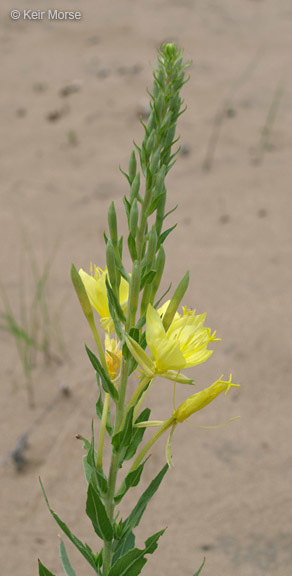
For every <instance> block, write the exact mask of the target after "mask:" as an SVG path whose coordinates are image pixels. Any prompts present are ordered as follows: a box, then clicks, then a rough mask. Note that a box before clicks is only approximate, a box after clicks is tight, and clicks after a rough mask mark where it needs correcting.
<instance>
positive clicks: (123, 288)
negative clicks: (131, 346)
mask: <svg viewBox="0 0 292 576" xmlns="http://www.w3.org/2000/svg"><path fill="white" fill-rule="evenodd" d="M79 274H80V277H81V280H82V282H83V284H84V287H85V290H86V292H87V295H88V298H89V301H90V304H91V306H93V308H95V310H96V311H97V312H98V314H99V315H100V323H101V325H102V327H103V329H104V330H105V331H106V332H113V331H114V323H113V321H112V318H111V316H110V312H109V306H108V298H107V290H106V283H105V281H106V278H107V277H108V272H107V268H105V270H102V269H101V268H97V266H94V270H93V267H92V264H90V274H87V272H85V271H84V270H82V268H80V270H79ZM128 296H129V284H128V282H126V280H125V279H124V278H123V277H121V282H120V288H119V301H120V305H121V307H122V309H123V311H124V312H126V310H127V302H128Z"/></svg>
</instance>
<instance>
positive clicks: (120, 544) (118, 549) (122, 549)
mask: <svg viewBox="0 0 292 576" xmlns="http://www.w3.org/2000/svg"><path fill="white" fill-rule="evenodd" d="M134 546H135V535H134V534H133V532H130V533H129V534H128V536H127V537H126V538H123V539H122V540H116V541H115V542H114V546H113V550H114V554H113V564H115V563H116V561H117V560H118V559H119V558H120V557H121V556H124V555H125V554H126V553H127V552H129V550H132V548H134Z"/></svg>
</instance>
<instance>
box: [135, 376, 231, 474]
mask: <svg viewBox="0 0 292 576" xmlns="http://www.w3.org/2000/svg"><path fill="white" fill-rule="evenodd" d="M222 378H223V376H221V377H220V378H219V379H218V380H216V382H214V383H213V384H212V385H211V386H209V387H208V388H205V390H201V392H197V393H196V394H193V395H192V396H190V397H189V398H187V400H185V401H184V402H182V404H181V405H180V406H179V407H178V408H177V409H175V410H174V411H173V413H172V416H171V417H170V418H168V420H165V421H161V420H155V421H147V422H139V423H137V424H135V426H136V427H137V428H148V427H151V426H157V427H159V428H160V429H159V430H158V432H156V434H154V436H153V437H152V438H150V440H149V441H148V442H147V444H146V445H145V446H144V448H143V449H142V450H141V452H140V454H139V456H138V457H137V458H136V460H135V462H134V464H133V466H132V468H131V470H134V469H135V468H136V467H137V466H139V464H140V462H141V461H142V460H143V458H144V457H145V455H146V454H147V452H148V450H150V448H151V447H152V446H153V444H154V443H155V442H156V441H157V440H158V438H160V436H162V434H164V432H166V430H169V429H170V433H169V436H168V440H167V444H166V460H167V463H168V465H169V467H170V466H172V459H171V441H172V436H173V433H174V430H175V428H176V427H177V425H178V424H179V423H182V422H184V421H185V420H187V419H188V418H189V417H190V416H192V414H194V413H195V412H198V411H199V410H202V409H203V408H205V406H207V405H208V404H210V402H213V400H215V398H217V396H219V394H221V393H222V392H224V391H225V396H226V394H227V393H228V392H229V390H230V388H232V387H239V386H240V385H239V384H233V382H232V375H231V374H230V377H229V380H227V381H226V380H222ZM237 418H239V417H238V416H237ZM233 420H236V418H231V419H230V420H228V422H225V423H224V424H223V426H225V424H228V423H229V422H232V421H233ZM195 426H199V427H200V428H219V427H220V425H219V426H214V427H213V426H200V425H199V424H195ZM221 426H222V424H221Z"/></svg>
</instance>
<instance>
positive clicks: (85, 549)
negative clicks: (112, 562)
mask: <svg viewBox="0 0 292 576" xmlns="http://www.w3.org/2000/svg"><path fill="white" fill-rule="evenodd" d="M40 485H41V488H42V491H43V495H44V498H45V501H46V504H47V506H48V509H49V511H50V513H51V515H52V516H53V518H54V520H55V521H56V522H57V524H58V525H59V526H60V528H61V530H63V532H64V534H66V536H67V537H68V538H69V540H71V542H72V544H74V546H76V548H77V549H78V550H79V552H80V553H81V554H82V556H84V558H85V559H86V560H87V562H88V563H89V564H90V565H91V566H92V568H94V570H95V572H96V573H97V574H98V573H99V571H98V569H97V567H96V564H95V556H94V554H93V552H92V550H91V548H90V547H89V546H88V545H87V544H83V543H82V542H81V540H79V538H77V536H75V535H74V534H73V533H72V532H71V530H70V529H69V528H68V526H67V525H66V524H65V522H63V520H61V518H59V516H58V515H57V514H56V513H55V512H54V510H53V509H52V508H51V507H50V504H49V501H48V498H47V495H46V493H45V489H44V487H43V485H42V482H41V479H40ZM40 576H51V573H50V572H42V573H40Z"/></svg>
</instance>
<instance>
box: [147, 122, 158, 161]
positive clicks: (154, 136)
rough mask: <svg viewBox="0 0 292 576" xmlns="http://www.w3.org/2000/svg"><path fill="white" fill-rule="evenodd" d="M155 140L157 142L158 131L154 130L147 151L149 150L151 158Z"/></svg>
mask: <svg viewBox="0 0 292 576" xmlns="http://www.w3.org/2000/svg"><path fill="white" fill-rule="evenodd" d="M155 140H156V130H155V129H154V128H153V130H152V132H151V134H150V136H149V138H148V139H147V142H146V150H147V154H149V156H150V154H151V152H152V149H153V146H154V143H155Z"/></svg>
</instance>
